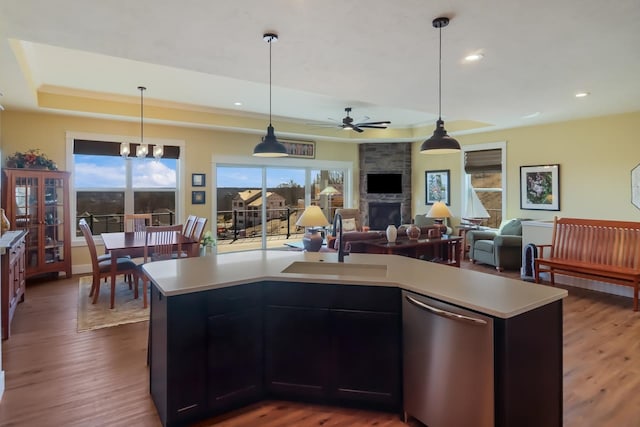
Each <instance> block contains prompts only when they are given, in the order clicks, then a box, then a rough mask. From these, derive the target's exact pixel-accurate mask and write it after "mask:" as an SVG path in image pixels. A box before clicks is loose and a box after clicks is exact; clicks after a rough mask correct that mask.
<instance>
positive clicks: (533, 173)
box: [520, 165, 560, 211]
mask: <svg viewBox="0 0 640 427" xmlns="http://www.w3.org/2000/svg"><path fill="white" fill-rule="evenodd" d="M520 209H533V210H544V211H559V210H560V165H540V166H520Z"/></svg>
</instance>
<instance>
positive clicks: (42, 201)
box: [2, 168, 71, 278]
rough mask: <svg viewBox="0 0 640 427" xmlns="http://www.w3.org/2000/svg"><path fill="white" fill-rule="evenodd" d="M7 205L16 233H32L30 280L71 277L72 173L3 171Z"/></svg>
mask: <svg viewBox="0 0 640 427" xmlns="http://www.w3.org/2000/svg"><path fill="white" fill-rule="evenodd" d="M3 172H4V183H3V186H2V191H3V204H4V206H5V210H6V213H7V218H8V219H9V222H10V223H11V229H12V230H24V231H28V235H27V239H26V241H25V263H26V277H27V278H29V277H32V276H37V275H41V274H45V273H55V274H58V273H59V272H60V271H64V273H65V275H66V277H71V224H70V210H69V172H63V171H49V170H33V169H8V168H7V169H3Z"/></svg>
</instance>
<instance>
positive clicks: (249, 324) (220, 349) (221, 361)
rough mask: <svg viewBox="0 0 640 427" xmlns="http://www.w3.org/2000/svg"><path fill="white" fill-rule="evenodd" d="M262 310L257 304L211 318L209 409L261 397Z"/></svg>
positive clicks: (208, 324)
mask: <svg viewBox="0 0 640 427" xmlns="http://www.w3.org/2000/svg"><path fill="white" fill-rule="evenodd" d="M261 313H262V311H261V310H260V308H259V307H255V308H252V309H248V310H242V311H237V312H232V313H225V314H219V315H215V316H210V317H209V319H208V322H207V335H208V340H207V342H208V385H209V387H208V389H209V409H213V410H219V409H226V408H229V407H231V406H235V405H241V404H246V403H248V402H250V401H252V400H255V399H258V398H260V397H261V395H262V321H261V320H262V316H261Z"/></svg>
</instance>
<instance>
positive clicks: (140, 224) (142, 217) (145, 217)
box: [124, 213, 153, 232]
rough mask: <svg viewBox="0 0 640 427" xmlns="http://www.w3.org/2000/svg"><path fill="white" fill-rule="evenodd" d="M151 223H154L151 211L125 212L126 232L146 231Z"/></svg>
mask: <svg viewBox="0 0 640 427" xmlns="http://www.w3.org/2000/svg"><path fill="white" fill-rule="evenodd" d="M150 225H153V218H152V216H151V214H150V213H145V214H124V231H125V232H132V231H133V232H136V231H144V230H145V229H146V228H147V227H148V226H150Z"/></svg>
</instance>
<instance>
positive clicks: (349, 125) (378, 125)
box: [329, 107, 391, 133]
mask: <svg viewBox="0 0 640 427" xmlns="http://www.w3.org/2000/svg"><path fill="white" fill-rule="evenodd" d="M344 111H346V113H347V116H346V117H344V118H343V119H342V122H341V123H340V124H339V125H338V127H339V128H342V129H345V130H353V131H356V132H358V133H362V132H364V129H363V128H366V129H386V128H387V126H389V125H390V124H391V122H390V121H389V120H384V121H381V122H367V121H366V120H369V117H366V116H365V118H364V119H363V121H360V122H356V123H354V120H353V117H351V116H349V113H351V107H346V108H345V109H344ZM329 120H334V121H336V122H337V121H338V120H335V119H329Z"/></svg>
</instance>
